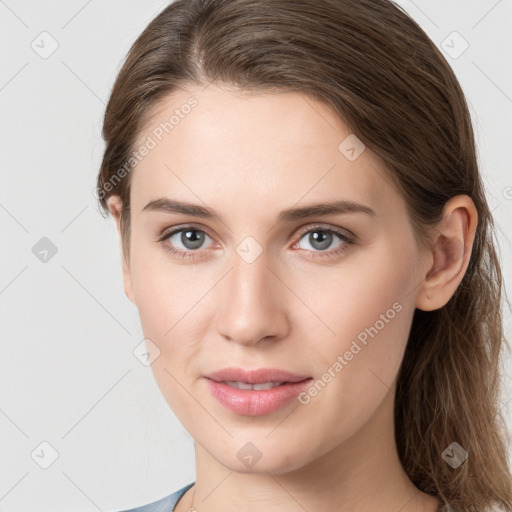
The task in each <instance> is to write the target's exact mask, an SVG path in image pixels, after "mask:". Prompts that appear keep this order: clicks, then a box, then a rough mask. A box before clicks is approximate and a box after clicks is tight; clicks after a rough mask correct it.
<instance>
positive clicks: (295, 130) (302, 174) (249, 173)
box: [131, 84, 397, 210]
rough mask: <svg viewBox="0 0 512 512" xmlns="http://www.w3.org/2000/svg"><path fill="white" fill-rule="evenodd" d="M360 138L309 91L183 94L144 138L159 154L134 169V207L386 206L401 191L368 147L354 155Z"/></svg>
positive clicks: (163, 108) (211, 89)
mask: <svg viewBox="0 0 512 512" xmlns="http://www.w3.org/2000/svg"><path fill="white" fill-rule="evenodd" d="M354 137H355V136H354V135H353V134H351V133H350V131H349V129H348V128H347V126H346V125H345V123H344V122H343V121H342V120H341V119H340V117H339V116H338V115H337V114H336V113H335V112H334V111H333V110H332V109H330V108H329V107H328V106H327V105H325V104H324V103H321V102H319V101H316V100H314V99H313V98H311V97H309V96H306V95H304V94H302V93H296V92H263V93H261V92H258V93H248V92H246V91H235V90H228V89H224V88H221V87H218V86H217V85H214V84H210V85H209V86H208V87H207V88H206V89H205V88H204V87H202V88H201V87H197V88H190V89H187V90H178V91H175V92H173V94H171V95H169V96H168V97H167V98H166V99H165V100H164V101H163V102H161V103H160V104H159V106H158V108H157V109H156V111H155V112H154V114H153V115H152V117H151V119H149V121H147V122H146V124H145V126H144V128H143V129H142V130H141V133H140V134H139V137H138V142H137V144H136V148H139V147H141V146H143V145H144V144H146V146H148V147H151V149H150V150H149V151H148V152H147V154H146V156H144V157H143V158H142V159H141V161H140V162H139V163H138V164H137V165H136V167H135V168H134V170H132V193H131V201H132V209H137V210H141V209H142V208H143V207H144V205H145V204H146V203H147V202H148V201H150V200H153V199H156V198H157V197H162V196H165V195H168V196H171V197H177V196H179V197H180V198H181V199H184V200H190V201H194V202H197V200H198V198H200V199H204V200H207V201H208V203H209V205H210V206H212V207H213V208H215V207H216V206H215V204H216V205H219V207H220V205H223V206H224V208H225V207H228V206H229V204H226V199H227V198H231V202H233V203H236V205H237V208H238V209H240V208H243V207H245V208H247V209H248V210H250V209H251V208H254V207H259V208H262V207H268V208H272V209H276V208H277V207H278V205H277V202H279V203H280V206H283V207H287V206H290V205H291V204H295V203H296V202H297V201H299V200H301V198H303V201H304V202H311V201H314V200H316V199H318V198H321V199H348V200H354V201H358V202H361V203H366V204H372V205H373V206H372V207H373V208H374V209H378V208H379V204H382V203H383V202H384V201H386V200H389V199H391V198H394V199H396V195H397V193H396V191H395V190H394V189H393V187H392V186H391V182H390V179H389V176H387V175H386V173H385V171H384V168H383V165H382V163H381V162H380V160H379V159H378V158H377V156H376V155H375V154H374V153H373V152H371V151H370V150H369V149H368V148H366V149H364V151H363V152H362V153H361V154H360V156H359V157H357V158H356V159H355V160H354V159H353V155H354V152H352V153H348V155H349V156H352V158H348V157H347V153H346V149H347V147H348V148H349V150H350V149H351V148H350V146H354V144H356V147H355V149H356V150H357V151H359V150H360V149H361V148H359V147H357V144H358V139H356V138H354ZM340 144H341V147H340ZM356 156H357V153H356ZM240 197H243V198H244V200H243V201H240V199H239V198H240ZM210 203H211V204H210Z"/></svg>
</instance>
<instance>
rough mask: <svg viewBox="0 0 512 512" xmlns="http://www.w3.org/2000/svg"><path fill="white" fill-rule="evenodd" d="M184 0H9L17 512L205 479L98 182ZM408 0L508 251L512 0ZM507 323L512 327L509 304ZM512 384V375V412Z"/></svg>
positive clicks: (9, 418) (0, 65)
mask: <svg viewBox="0 0 512 512" xmlns="http://www.w3.org/2000/svg"><path fill="white" fill-rule="evenodd" d="M167 3H168V2H164V1H160V2H158V1H153V2H151V1H147V0H146V1H143V0H130V1H127V0H124V1H120V0H115V1H114V0H108V1H102V2H100V1H99V0H89V1H85V0H73V1H67V2H63V1H61V2H58V1H49V0H46V1H35V0H32V1H24V0H6V1H2V0H0V48H1V50H0V109H1V115H0V140H1V146H0V147H1V163H0V168H1V184H2V186H1V188H0V227H1V233H2V235H1V236H2V250H1V251H0V258H1V260H0V340H1V346H0V350H1V352H0V511H14V510H15V511H28V510H38V511H47V510H48V511H50V510H51V511H53V512H59V511H69V510H75V511H94V510H103V511H109V510H116V509H121V508H123V507H128V506H135V505H138V504H142V503H148V502H150V501H153V500H156V499H158V498H160V497H162V496H164V495H167V494H169V493H170V492H172V491H174V490H177V489H178V488H180V487H182V486H184V485H186V484H188V483H190V482H192V481H193V480H194V479H195V472H194V460H193V456H194V451H193V442H192V439H191V438H190V436H189V435H188V433H187V432H186V431H185V430H184V429H183V427H182V426H181V424H180V423H179V422H178V421H177V419H176V418H175V416H174V414H173V413H172V411H171V410H170V409H169V407H168V406H167V404H166V403H165V401H164V399H163V397H161V395H160V391H159V389H158V388H157V386H156V383H155V382H154V380H153V376H152V373H151V369H150V367H146V366H144V365H143V364H141V363H140V362H139V361H138V359H136V358H135V357H134V355H133V350H134V348H135V347H136V346H137V345H138V344H139V343H140V342H141V341H142V339H143V335H142V331H141V328H140V323H139V319H138V314H137V310H136V308H135V306H134V305H133V304H131V303H130V302H129V301H128V299H127V298H126V297H125V295H124V291H123V286H122V278H121V266H120V249H119V245H118V238H117V233H116V231H115V226H114V222H113V220H112V219H111V218H108V219H104V218H103V217H102V216H101V215H100V213H99V210H98V208H97V204H96V200H95V198H94V196H93V194H92V191H93V189H94V186H95V178H96V174H97V171H98V168H99V164H100V160H101V156H102V150H103V147H104V146H103V142H102V140H101V119H102V115H103V111H104V107H105V103H106V101H107V99H108V94H109V91H110V88H111V86H112V84H113V81H114V78H115V76H116V73H117V71H118V70H119V68H120V66H121V63H122V60H123V58H124V56H125V54H126V52H127V50H128V48H129V46H130V45H131V43H132V42H133V41H134V40H135V38H136V37H137V36H138V35H139V34H140V32H141V31H142V30H143V29H144V27H145V26H146V25H147V23H148V22H149V21H150V20H151V19H152V18H153V17H154V16H155V15H156V14H157V13H158V12H160V10H161V9H163V8H164V6H165V5H167ZM400 4H401V5H403V6H404V7H405V8H406V9H407V11H408V12H409V13H410V14H411V15H412V16H413V17H414V18H415V19H416V20H417V21H418V22H419V23H420V24H421V25H422V26H423V27H424V29H425V30H426V31H427V33H428V34H429V36H430V37H431V38H432V39H433V41H434V42H435V43H436V44H437V45H438V46H439V47H441V48H444V50H443V51H444V52H445V55H446V56H447V59H448V61H449V62H450V63H451V64H452V66H453V68H454V70H455V72H456V74H457V76H458V78H459V80H460V82H461V84H462V86H463V89H464V91H465V93H466V95H467V98H468V101H469V103H470V107H471V111H472V116H473V120H474V126H475V131H476V137H477V143H478V151H479V159H480V163H481V169H482V174H483V178H484V181H485V184H486V187H487V194H488V199H489V202H490V205H491V208H492V209H493V212H494V215H495V219H496V223H497V225H498V237H499V243H500V246H501V258H502V261H504V262H508V263H509V262H510V261H511V260H512V258H511V244H510V232H511V229H510V227H511V225H512V224H511V221H512V174H511V172H510V161H511V158H510V149H511V142H512V139H511V135H512V129H511V127H510V120H511V119H512V116H511V114H512V99H511V98H512V71H511V69H512V68H511V66H510V60H509V59H510V55H512V40H511V37H510V34H511V33H512V0H500V1H496V0H478V1H477V0H473V1H462V0H460V1H451V2H446V1H441V0H435V1H432V0H430V1H426V0H421V1H420V0H415V1H414V2H412V1H409V0H407V1H406V0H404V1H401V2H400ZM454 31H456V32H458V33H459V34H460V35H461V37H462V38H463V39H461V38H459V36H457V35H453V32H454ZM42 32H47V33H48V34H43V35H41V33H42ZM464 40H465V41H467V43H468V44H469V47H468V49H467V50H466V51H464V52H463V53H462V54H461V55H458V54H459V53H461V51H462V50H463V49H464ZM56 44H58V48H57V49H56V50H55V51H54V52H53V53H52V54H51V55H49V53H50V52H51V50H52V49H53V48H52V45H53V46H55V45H56ZM43 237H46V238H48V239H49V240H50V241H51V244H50V243H49V242H48V240H43V241H41V239H42V238H43ZM38 244H39V245H38ZM34 246H35V247H36V248H35V249H33V248H34ZM52 248H53V252H55V250H56V251H57V252H56V253H55V254H53V253H52ZM44 250H47V251H48V253H44ZM34 252H35V254H34ZM41 258H43V259H44V258H46V261H41ZM503 267H504V268H503V270H504V273H505V279H506V284H507V288H508V289H510V285H511V280H512V276H511V273H510V272H511V268H512V265H510V264H508V265H503ZM505 322H506V323H505V327H506V332H507V336H508V337H509V338H511V336H510V335H511V318H510V315H509V313H508V312H506V317H505ZM507 365H508V366H507V368H506V369H507V373H508V374H509V375H510V373H512V372H511V365H510V361H509V360H508V362H507ZM511 398H512V384H511V381H510V379H509V378H508V377H507V379H506V388H505V390H504V396H503V399H502V403H503V405H502V409H503V411H504V412H505V415H506V417H507V421H508V426H509V428H510V427H511V426H512V401H509V400H510V399H511ZM42 442H46V443H49V444H50V445H51V447H49V446H48V445H41V443H42ZM53 450H55V451H56V452H57V453H58V457H57V459H56V460H55V461H54V462H53V463H52V461H53V459H52V456H53V455H54V452H53ZM50 463H51V465H49V467H48V468H47V469H43V468H42V467H41V465H43V466H44V465H48V464H50Z"/></svg>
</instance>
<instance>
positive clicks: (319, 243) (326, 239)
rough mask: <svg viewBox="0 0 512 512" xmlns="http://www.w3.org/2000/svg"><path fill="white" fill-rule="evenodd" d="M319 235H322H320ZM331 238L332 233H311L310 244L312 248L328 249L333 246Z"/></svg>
mask: <svg viewBox="0 0 512 512" xmlns="http://www.w3.org/2000/svg"><path fill="white" fill-rule="evenodd" d="M318 233H321V234H320V235H318ZM331 238H332V235H331V234H330V233H327V232H325V231H320V230H318V231H313V232H312V233H310V235H309V242H310V244H311V246H312V247H315V249H327V247H329V245H331ZM315 244H316V245H315Z"/></svg>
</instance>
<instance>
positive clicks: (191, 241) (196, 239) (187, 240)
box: [181, 230, 204, 249]
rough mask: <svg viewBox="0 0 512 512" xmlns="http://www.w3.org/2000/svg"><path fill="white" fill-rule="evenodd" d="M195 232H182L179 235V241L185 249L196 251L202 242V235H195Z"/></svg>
mask: <svg viewBox="0 0 512 512" xmlns="http://www.w3.org/2000/svg"><path fill="white" fill-rule="evenodd" d="M197 233H198V232H197V231H195V230H190V231H183V232H182V234H181V241H182V243H183V245H184V246H185V247H186V248H187V249H197V248H198V247H200V246H201V243H202V242H203V238H204V234H203V233H201V234H199V235H197Z"/></svg>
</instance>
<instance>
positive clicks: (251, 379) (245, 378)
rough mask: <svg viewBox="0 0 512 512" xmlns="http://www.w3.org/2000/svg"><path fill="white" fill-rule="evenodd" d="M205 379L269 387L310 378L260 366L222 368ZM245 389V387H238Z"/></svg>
mask: <svg viewBox="0 0 512 512" xmlns="http://www.w3.org/2000/svg"><path fill="white" fill-rule="evenodd" d="M205 377H206V378H207V379H210V380H213V381H214V382H225V383H227V384H233V385H237V384H241V385H256V384H264V385H268V386H270V387H275V386H279V385H281V384H286V383H295V382H301V381H303V380H305V379H309V378H312V377H311V376H310V375H299V374H296V373H292V372H289V371H287V370H280V369H278V368H260V369H257V370H244V369H243V368H235V367H229V368H223V369H222V370H218V371H215V372H212V373H209V374H208V375H205ZM239 389H247V388H239Z"/></svg>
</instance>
